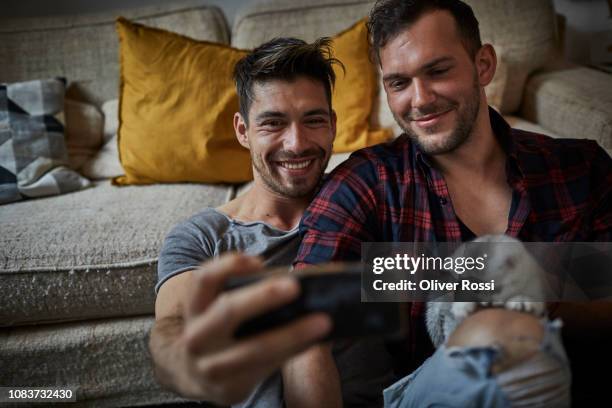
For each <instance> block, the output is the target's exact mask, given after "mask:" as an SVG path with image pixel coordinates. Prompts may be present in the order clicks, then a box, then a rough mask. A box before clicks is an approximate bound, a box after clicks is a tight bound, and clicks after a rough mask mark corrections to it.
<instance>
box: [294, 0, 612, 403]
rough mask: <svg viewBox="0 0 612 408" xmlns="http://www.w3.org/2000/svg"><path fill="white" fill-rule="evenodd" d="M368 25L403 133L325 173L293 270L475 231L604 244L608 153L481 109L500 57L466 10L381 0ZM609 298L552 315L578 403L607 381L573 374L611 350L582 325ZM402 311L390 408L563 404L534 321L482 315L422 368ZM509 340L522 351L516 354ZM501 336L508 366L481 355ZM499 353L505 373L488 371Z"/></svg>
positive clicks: (413, 321)
mask: <svg viewBox="0 0 612 408" xmlns="http://www.w3.org/2000/svg"><path fill="white" fill-rule="evenodd" d="M506 23H507V24H514V22H512V21H508V22H506ZM368 28H369V31H370V42H371V47H372V52H373V59H374V60H375V61H376V62H377V63H378V64H379V66H380V69H381V71H382V78H383V84H384V88H385V91H386V94H387V102H388V104H389V107H390V109H391V112H392V113H393V115H394V117H395V120H396V121H397V123H398V124H399V125H400V126H401V128H402V129H403V130H404V134H402V135H400V136H399V137H398V138H396V139H395V140H393V141H391V142H389V143H386V144H382V145H377V146H373V147H369V148H366V149H362V150H360V151H358V152H356V153H353V154H352V155H351V157H350V158H349V159H348V160H347V161H345V162H344V163H342V164H341V165H340V166H339V167H337V168H336V169H335V170H334V172H333V173H332V174H331V176H330V177H329V179H328V180H327V181H326V184H325V185H324V186H323V187H322V188H321V190H320V192H319V193H318V195H317V196H316V197H315V198H314V199H313V201H312V204H311V205H310V206H309V208H308V209H307V210H306V212H305V213H304V217H303V219H302V223H301V224H300V235H301V236H302V238H303V239H302V244H301V246H300V250H299V252H298V256H297V258H296V261H295V263H294V266H295V267H296V268H300V267H304V266H306V265H313V264H321V263H326V262H330V261H356V260H360V259H361V244H362V243H363V242H432V243H433V242H460V241H470V240H473V239H474V238H476V237H478V236H483V235H486V234H505V235H508V236H511V237H514V238H516V239H518V240H521V241H610V240H612V205H611V203H612V160H611V159H610V157H609V156H608V155H607V153H606V152H605V151H604V150H603V149H602V148H601V147H600V146H598V145H597V143H596V142H594V141H589V140H580V139H553V138H550V137H547V136H544V135H540V134H535V133H531V132H525V131H521V130H518V129H512V128H510V126H509V125H508V124H507V123H506V122H505V121H504V119H503V118H502V117H501V115H499V114H498V113H497V112H496V111H495V110H493V109H492V108H490V107H489V106H488V103H487V96H486V93H485V87H486V86H487V85H488V84H489V83H490V82H491V80H492V79H493V76H494V74H495V69H496V64H497V58H496V54H495V50H494V48H493V47H492V46H491V45H490V44H482V43H481V39H480V33H479V28H478V21H477V20H476V17H475V16H474V13H473V11H472V9H471V8H470V7H469V6H468V5H467V4H465V3H464V2H462V1H459V0H411V1H406V0H379V1H378V2H377V3H376V5H375V6H374V8H373V10H372V11H371V13H370V19H369V22H368ZM577 136H580V135H577ZM611 305H612V304H611V303H584V304H569V303H561V304H559V305H558V307H557V309H556V310H555V312H554V313H551V316H553V317H559V316H560V317H562V318H563V319H564V323H565V325H566V328H565V333H572V331H573V332H574V333H575V336H576V337H575V338H577V339H580V340H582V344H581V346H580V348H579V349H576V348H575V347H572V344H571V341H570V342H567V340H568V338H566V339H565V340H566V342H567V343H568V354H570V357H572V354H574V359H573V362H574V367H573V368H574V369H575V370H574V374H575V376H576V377H578V378H580V379H581V381H580V382H581V383H582V384H583V385H587V386H589V387H590V389H588V390H586V391H585V389H582V390H578V392H577V393H576V394H575V395H576V396H577V397H578V399H577V400H579V398H580V397H585V396H586V397H587V398H590V397H591V395H594V394H595V391H600V392H602V393H605V390H606V387H605V386H603V384H602V383H601V379H603V378H605V376H602V375H595V374H592V371H591V370H584V368H586V367H584V366H585V365H587V364H586V363H582V366H583V370H582V371H581V370H577V369H576V368H577V367H578V366H577V364H580V362H581V361H591V362H594V361H598V360H599V359H600V358H601V356H603V355H609V352H607V350H608V349H609V346H605V347H599V348H596V347H592V343H593V341H592V340H593V339H594V337H593V336H592V333H595V332H597V331H601V330H604V331H605V332H606V333H608V334H609V333H610V331H611V328H612V322H611V320H610V318H609V316H611V315H612V310H611ZM407 307H408V308H409V315H410V318H409V322H408V323H409V329H408V338H407V341H406V344H404V345H403V347H402V350H401V352H399V353H398V356H399V357H400V358H404V360H405V361H404V364H403V366H402V368H403V369H405V370H406V372H408V373H409V372H413V371H414V370H417V371H415V375H414V376H410V377H407V378H406V379H404V380H402V381H400V382H399V383H398V384H396V385H395V386H394V387H393V388H390V389H389V390H388V393H387V394H386V395H385V400H386V402H387V403H388V404H389V406H393V407H402V408H403V407H409V406H410V407H412V406H415V407H418V406H434V405H435V406H458V407H460V406H509V405H514V404H516V405H520V406H567V405H569V403H570V400H569V372H568V369H567V362H566V359H565V354H564V352H563V348H562V347H561V346H560V340H559V332H558V330H555V329H551V327H550V326H548V325H546V324H541V322H540V321H539V320H538V319H537V318H536V317H534V316H531V315H527V314H523V313H518V312H511V311H507V310H503V309H487V310H486V311H480V312H476V313H475V314H474V315H472V316H471V318H468V319H467V320H466V322H467V323H468V324H467V326H460V327H459V328H458V333H456V335H455V336H453V337H451V339H449V343H448V344H447V345H448V346H452V347H458V348H459V352H458V353H456V354H454V355H450V353H449V354H445V351H442V352H440V350H442V349H438V351H437V352H436V353H435V354H434V355H433V357H432V358H431V359H429V360H427V361H428V362H427V363H426V364H425V365H421V364H423V362H424V361H425V360H426V359H427V358H428V357H429V356H431V355H432V353H433V348H432V344H431V342H430V340H429V338H428V336H427V331H426V328H425V319H424V311H425V308H424V304H422V303H416V302H415V303H409V304H407ZM579 316H582V318H580V317H579ZM468 320H469V321H468ZM462 327H463V329H462ZM582 330H586V333H590V334H591V335H586V336H584V335H582V333H583V332H582ZM544 333H546V334H544ZM520 338H529V339H530V341H531V342H532V343H531V346H530V347H528V348H524V347H523V345H521V344H519V343H520V342H517V339H520ZM508 339H510V340H511V341H510V342H509V343H507V342H506V341H507V340H508ZM600 343H601V344H600V345H603V344H604V343H603V342H600ZM504 344H510V345H509V346H508V347H507V348H503V347H502V354H501V355H502V357H503V356H504V355H506V356H512V357H513V361H511V362H508V361H505V362H504V361H503V358H502V357H500V358H497V357H498V356H497V357H494V355H495V354H490V353H488V351H487V350H486V346H491V345H504ZM512 344H514V345H512ZM588 344H591V346H588ZM474 348H475V349H474ZM538 350H540V351H542V350H546V352H544V353H541V352H538ZM551 350H552V351H551ZM594 350H597V351H594ZM321 352H324V351H321V350H315V351H313V352H312V354H310V355H303V356H301V359H300V362H301V363H302V364H303V365H304V367H308V366H309V358H312V359H313V360H316V359H318V360H324V359H325V358H326V356H324V355H321V354H320V353H321ZM549 352H550V353H549ZM589 353H590V354H589ZM449 355H450V356H449ZM587 356H588V357H587ZM540 358H541V359H540ZM511 360H512V359H511ZM500 361H501V362H502V363H503V364H502V365H503V366H504V367H505V368H509V370H508V371H505V372H504V373H503V374H504V375H501V374H500V375H494V374H495V373H497V374H499V371H498V368H499V367H496V365H497V364H499V363H500ZM543 361H545V363H543ZM519 362H526V364H527V365H528V366H527V368H525V366H519V364H518V363H519ZM548 363H551V364H552V365H551V366H548ZM432 367H433V369H432ZM515 368H516V369H515ZM508 380H509V381H508ZM598 381H599V383H598V385H596V386H595V385H594V384H597V382H598ZM576 390H577V389H574V391H576ZM578 394H581V395H578ZM602 396H603V397H605V395H602ZM430 404H431V405H430Z"/></svg>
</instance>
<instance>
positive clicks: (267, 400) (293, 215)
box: [150, 38, 391, 408]
mask: <svg viewBox="0 0 612 408" xmlns="http://www.w3.org/2000/svg"><path fill="white" fill-rule="evenodd" d="M337 62H338V61H337V60H335V59H334V58H333V57H332V54H331V49H330V45H329V40H328V39H326V38H322V39H320V40H318V41H316V42H314V43H313V44H307V43H305V42H304V41H302V40H297V39H292V38H279V39H275V40H272V41H270V42H268V43H265V44H263V45H261V46H259V47H257V48H256V49H255V50H253V51H252V52H251V53H249V54H248V55H247V56H245V57H244V58H243V59H242V60H240V61H239V62H238V63H237V65H236V68H235V72H234V78H235V81H236V88H237V91H238V98H239V104H240V111H239V112H237V113H236V114H235V115H234V129H235V133H236V137H237V139H238V141H239V142H240V144H241V145H242V146H244V147H245V148H247V149H249V151H250V154H251V159H252V166H253V176H254V180H253V184H252V186H251V187H250V189H249V190H248V191H247V192H246V193H245V194H243V195H241V196H239V197H237V198H236V199H234V200H232V201H230V202H228V203H227V204H225V205H223V206H221V207H219V208H216V209H215V208H208V209H205V210H203V211H202V212H200V213H198V214H196V215H194V216H192V217H191V218H189V219H188V220H186V221H184V222H182V223H181V224H179V225H177V226H176V227H175V228H173V230H172V231H171V232H170V233H169V234H168V236H167V237H166V239H165V241H164V244H163V247H162V250H161V253H160V257H159V263H158V283H157V286H156V290H157V291H158V293H157V299H156V303H155V317H156V322H155V326H154V327H153V330H152V332H151V338H150V350H151V354H152V357H153V361H154V364H155V371H156V375H157V378H158V380H159V381H160V383H161V384H163V385H164V386H166V387H167V388H169V389H171V390H173V391H175V392H177V393H178V394H180V395H182V396H184V397H187V398H190V399H196V400H203V401H210V402H215V403H218V404H223V405H228V404H238V405H239V406H241V407H255V406H256V407H279V408H280V407H284V406H287V407H340V406H341V405H342V402H341V388H340V382H339V381H338V380H337V375H338V373H337V369H336V365H335V364H334V362H333V361H327V360H325V361H321V362H319V361H315V364H316V374H315V375H313V376H312V377H308V376H307V375H306V374H305V373H302V372H299V371H295V370H292V369H291V363H290V362H288V361H287V360H288V359H289V358H290V357H292V356H294V355H295V354H297V353H298V352H300V351H303V350H304V349H306V348H308V347H310V346H313V344H315V343H316V342H317V341H318V340H321V339H322V338H323V337H324V336H325V335H326V334H327V333H328V332H329V330H330V329H331V322H330V320H329V317H328V316H326V315H323V314H314V315H311V316H306V317H303V318H300V319H297V320H296V321H295V322H291V323H288V324H287V325H285V326H282V327H280V328H277V329H272V330H269V331H267V332H265V333H263V334H259V335H253V336H251V337H247V338H244V339H236V338H234V331H235V330H236V328H237V327H238V326H239V325H240V323H242V322H244V321H246V320H248V319H249V318H251V317H254V316H256V315H259V314H262V313H264V312H266V311H269V310H273V309H275V308H278V307H280V306H282V305H284V304H287V303H289V302H291V301H292V300H294V299H295V298H296V297H297V296H298V294H299V286H298V284H297V282H296V281H295V280H294V279H292V278H290V277H285V278H271V279H266V281H265V282H261V283H256V284H253V285H249V286H248V287H246V288H239V289H234V290H231V291H228V292H224V291H223V287H224V285H225V283H226V282H227V280H228V279H230V278H232V277H237V276H245V275H247V274H250V273H254V272H257V271H260V270H261V269H262V268H263V267H264V265H265V266H279V265H285V266H289V265H290V264H291V262H292V261H293V259H294V258H295V255H296V252H297V249H298V247H299V235H298V224H299V221H300V218H301V216H302V213H303V211H304V209H305V208H306V207H307V206H308V204H309V203H310V200H311V199H312V196H313V195H314V194H315V193H316V191H317V189H318V187H319V184H320V181H321V178H322V176H323V172H324V170H325V168H326V166H327V163H328V161H329V158H330V155H331V151H332V143H333V140H334V136H335V133H336V114H335V113H334V111H333V110H332V99H331V98H332V87H333V84H334V80H335V75H334V71H333V67H332V66H333V64H335V63H337ZM228 160H231V158H230V159H228ZM229 251H233V252H238V254H236V253H234V254H231V255H228V254H224V253H226V252H229ZM217 258H219V259H217ZM369 344H372V345H373V347H377V348H379V349H380V348H382V347H383V345H382V343H376V344H373V343H367V344H366V343H359V344H355V345H354V346H353V345H347V346H346V347H344V348H343V349H342V351H341V352H339V353H337V358H338V362H339V363H338V370H339V371H340V374H341V377H342V372H343V368H347V372H349V375H350V381H349V382H350V383H351V384H353V387H354V388H355V389H359V390H360V392H359V395H358V397H359V398H362V399H365V401H366V402H368V398H371V399H374V400H375V401H380V400H381V399H382V396H381V395H380V393H379V390H380V385H376V386H371V384H378V383H379V382H383V381H384V382H388V380H389V379H390V378H391V373H390V365H389V366H385V365H384V364H383V362H384V360H383V359H381V358H377V357H376V356H377V353H376V352H375V351H374V350H373V349H372V348H371V347H370V346H369ZM314 347H315V348H318V347H321V348H325V349H326V351H328V349H329V347H330V346H329V345H322V346H314ZM363 347H366V348H363ZM351 353H358V354H359V355H369V356H371V358H370V359H369V360H372V359H374V358H376V360H375V361H368V359H367V358H366V359H365V360H363V359H359V360H357V361H358V362H359V361H362V362H363V365H362V366H361V367H362V368H363V369H361V370H360V369H359V368H358V367H359V365H355V364H352V363H351V364H350V367H349V365H348V363H346V364H343V363H342V362H343V361H347V362H348V361H349V360H350V359H351V358H350V355H351ZM344 356H346V360H345V357H344ZM360 373H362V374H363V377H360V375H361V374H360ZM319 378H323V379H325V381H319ZM363 381H367V383H368V384H369V385H368V387H370V386H371V387H370V389H369V390H368V388H367V387H365V386H364V382H363ZM344 385H345V386H346V384H344ZM349 401H350V400H349ZM348 403H349V404H352V402H348Z"/></svg>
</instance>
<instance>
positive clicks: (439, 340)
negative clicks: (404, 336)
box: [425, 235, 546, 347]
mask: <svg viewBox="0 0 612 408" xmlns="http://www.w3.org/2000/svg"><path fill="white" fill-rule="evenodd" d="M474 242H483V243H485V244H490V245H489V246H488V249H487V252H486V253H487V256H488V258H487V269H486V278H484V280H491V279H494V280H495V287H496V289H499V291H497V290H496V293H495V294H494V295H493V299H492V300H487V301H484V300H483V301H474V302H454V301H453V299H454V295H453V294H452V293H449V294H448V295H446V296H445V297H444V298H443V300H444V301H442V302H439V301H436V302H427V310H426V315H425V320H426V324H427V331H428V332H429V335H430V337H431V340H432V342H433V344H434V345H435V346H436V347H438V346H440V345H442V344H444V343H445V342H446V340H447V339H448V337H449V336H450V334H451V333H452V332H453V330H455V328H456V327H457V326H458V325H459V323H461V321H463V319H465V318H466V317H468V316H469V315H470V314H472V313H474V311H476V309H477V308H482V307H504V308H506V309H510V310H516V311H521V312H525V313H531V314H533V315H536V316H543V315H544V313H545V311H546V306H545V303H544V302H538V301H535V300H536V299H540V300H541V299H542V298H543V296H544V292H543V287H542V278H543V271H542V269H541V268H540V266H539V265H538V263H537V261H536V260H535V259H534V258H533V257H532V256H531V254H530V253H529V252H528V251H527V250H526V249H525V247H524V246H523V244H522V243H521V242H520V241H518V240H516V239H514V238H511V237H508V236H505V235H485V236H483V237H480V238H477V239H476V240H475V241H474ZM496 243H509V244H511V245H495V244H496ZM479 248H480V249H481V248H482V246H479ZM481 255H482V254H476V253H470V248H469V247H467V246H466V245H462V246H460V247H459V248H458V249H457V250H456V251H455V253H454V254H453V256H455V257H459V256H463V257H465V256H472V257H477V256H481ZM449 273H452V272H449Z"/></svg>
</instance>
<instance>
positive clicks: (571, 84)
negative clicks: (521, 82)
mask: <svg viewBox="0 0 612 408" xmlns="http://www.w3.org/2000/svg"><path fill="white" fill-rule="evenodd" d="M521 113H522V115H523V116H524V117H525V118H527V119H528V120H531V121H534V122H538V123H541V124H542V125H543V126H546V127H547V128H549V129H550V130H551V131H553V132H555V133H557V134H559V135H562V136H563V137H573V138H585V139H592V140H596V141H597V142H598V143H599V145H600V146H602V147H603V148H604V149H606V150H607V151H608V153H610V152H612V76H610V75H609V74H606V73H603V72H600V71H596V70H593V69H590V68H586V67H566V68H563V69H558V70H555V71H549V72H541V73H538V74H536V75H534V76H532V77H531V78H530V79H529V82H528V83H527V86H526V90H525V96H524V100H523V106H522V109H521Z"/></svg>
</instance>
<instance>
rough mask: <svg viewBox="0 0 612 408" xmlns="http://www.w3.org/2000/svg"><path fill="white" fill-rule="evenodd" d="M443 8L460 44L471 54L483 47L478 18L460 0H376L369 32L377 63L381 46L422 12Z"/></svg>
mask: <svg viewBox="0 0 612 408" xmlns="http://www.w3.org/2000/svg"><path fill="white" fill-rule="evenodd" d="M436 10H446V11H448V12H449V13H450V14H451V15H452V16H453V18H454V19H455V24H456V27H457V31H458V33H459V35H460V37H461V40H462V42H463V46H464V47H465V49H466V50H467V52H468V53H469V54H470V56H471V57H472V58H474V57H475V56H476V52H477V51H478V50H479V49H480V47H482V41H481V39H480V30H479V28H478V20H477V19H476V16H474V12H473V11H472V8H471V7H470V6H468V5H467V4H465V3H464V2H462V1H461V0H378V1H377V2H376V4H375V5H374V8H373V9H372V11H371V12H370V19H369V21H368V32H369V38H370V45H371V47H370V49H371V52H372V57H373V59H374V60H375V61H378V63H380V49H381V48H383V47H384V46H385V45H386V44H387V42H389V41H390V40H392V39H393V38H394V37H395V36H397V35H398V34H399V33H400V31H402V30H404V29H406V28H408V27H410V25H412V24H413V23H414V22H416V21H417V20H418V19H419V18H420V17H421V16H422V15H424V14H425V13H428V12H431V11H436Z"/></svg>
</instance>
